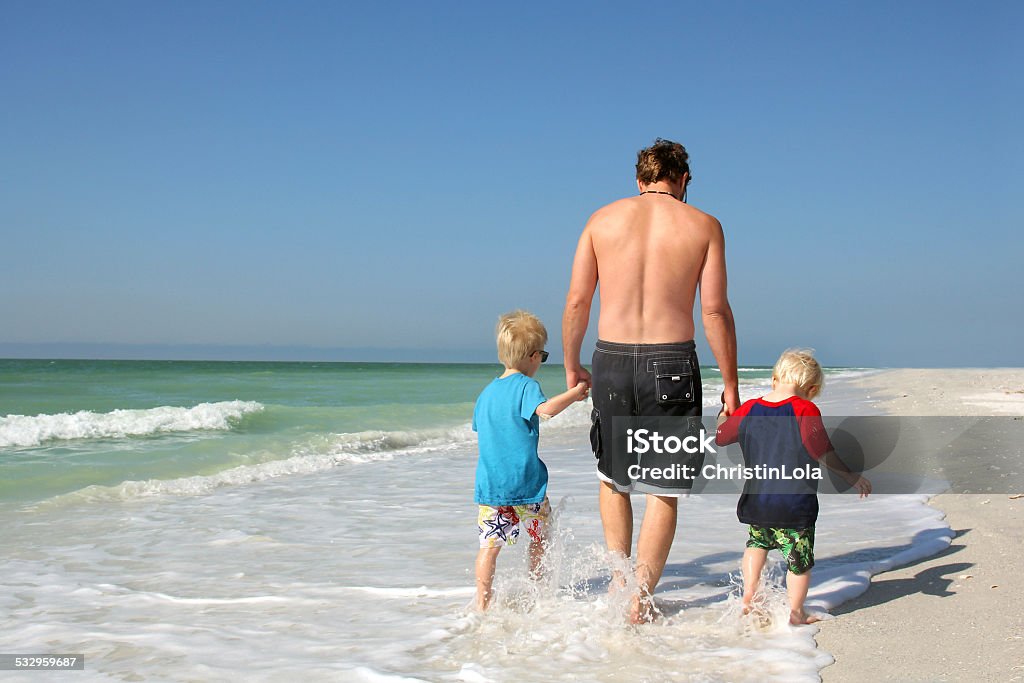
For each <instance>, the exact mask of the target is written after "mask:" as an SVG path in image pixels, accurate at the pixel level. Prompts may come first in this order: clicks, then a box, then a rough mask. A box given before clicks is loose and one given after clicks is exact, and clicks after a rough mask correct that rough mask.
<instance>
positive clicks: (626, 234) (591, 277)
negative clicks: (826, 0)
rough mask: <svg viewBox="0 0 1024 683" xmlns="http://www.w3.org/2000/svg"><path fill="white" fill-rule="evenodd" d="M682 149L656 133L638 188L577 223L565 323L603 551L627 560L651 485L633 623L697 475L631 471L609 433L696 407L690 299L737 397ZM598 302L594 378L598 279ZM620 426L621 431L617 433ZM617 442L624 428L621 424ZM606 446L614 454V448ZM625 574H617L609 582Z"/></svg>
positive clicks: (647, 615) (643, 616)
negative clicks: (589, 412) (587, 431)
mask: <svg viewBox="0 0 1024 683" xmlns="http://www.w3.org/2000/svg"><path fill="white" fill-rule="evenodd" d="M688 161H689V155H688V154H687V153H686V149H685V148H684V147H683V146H682V145H680V144H679V143H676V142H671V141H668V140H662V139H658V140H656V141H655V143H654V145H652V146H651V147H649V148H647V149H643V150H641V151H640V152H639V154H638V155H637V165H636V178H637V188H638V189H639V191H640V194H639V195H638V196H635V197H627V198H626V199H620V200H619V201H616V202H613V203H611V204H609V205H607V206H605V207H603V208H601V209H599V210H598V211H597V212H595V213H594V215H593V216H591V217H590V220H589V221H588V222H587V225H586V227H585V228H584V229H583V235H582V236H581V237H580V241H579V245H578V247H577V249H576V257H575V259H574V261H573V266H572V279H571V281H570V284H569V294H568V296H567V297H566V305H565V314H564V316H563V320H562V344H563V350H564V354H565V378H566V384H567V385H568V386H570V387H574V386H576V385H577V384H578V383H579V382H581V381H582V382H587V383H592V392H591V395H592V396H593V401H594V412H593V416H592V417H593V427H592V429H591V445H592V446H593V448H594V455H595V457H596V458H597V460H598V478H599V479H600V480H601V483H600V485H599V486H600V494H599V495H600V498H599V504H600V509H601V522H602V524H603V526H604V536H605V542H606V544H607V546H608V550H609V551H611V552H613V553H618V554H620V555H621V556H622V557H627V558H628V557H629V556H630V554H631V550H632V540H633V507H632V504H631V502H630V493H631V492H632V491H639V492H644V493H647V494H648V495H647V509H646V512H645V513H644V519H643V523H642V525H641V527H640V536H639V538H638V540H637V558H636V559H637V562H636V581H637V586H638V587H639V591H640V593H639V594H638V595H636V596H634V597H633V600H632V606H631V614H630V617H631V619H632V621H633V622H634V623H641V622H645V621H650V620H651V619H652V618H653V604H652V601H651V597H650V596H651V593H653V591H654V587H655V586H656V585H657V584H658V580H659V579H660V578H661V573H662V571H663V570H664V568H665V561H666V559H667V558H668V553H669V550H670V549H671V547H672V539H673V536H674V535H675V528H676V503H677V502H678V497H677V496H678V495H679V494H680V493H682V492H684V491H685V490H687V489H689V488H690V486H692V481H689V482H683V483H679V482H676V483H675V486H674V487H672V486H671V485H670V486H669V487H666V482H665V481H664V480H662V481H655V480H653V479H650V480H646V481H645V480H643V479H639V480H638V479H634V478H632V477H630V476H628V475H627V473H626V465H627V462H626V459H625V458H624V456H623V455H622V452H623V450H624V449H621V448H620V447H618V446H619V444H618V441H616V444H615V445H616V446H617V448H613V447H612V445H613V438H612V422H613V420H612V418H613V417H623V416H625V417H634V418H635V417H637V416H644V417H646V418H660V417H691V418H695V419H699V416H700V411H701V403H702V399H701V382H700V369H699V366H698V364H697V356H696V351H695V348H694V343H693V332H694V324H693V304H694V299H695V296H696V292H697V289H698V288H699V289H700V304H701V315H702V319H703V322H704V331H705V335H706V336H707V340H708V344H709V345H710V346H711V351H712V353H714V355H715V359H716V360H717V361H718V366H719V368H720V370H721V373H722V380H723V382H724V383H725V393H724V395H723V402H724V404H725V406H724V414H725V415H730V414H732V411H734V410H736V409H737V408H738V407H739V405H740V400H739V389H738V384H737V373H736V331H735V326H734V323H733V317H732V309H731V308H730V307H729V301H728V298H727V297H726V275H725V238H724V236H723V234H722V226H721V224H720V223H719V222H718V221H717V220H716V219H715V218H714V217H713V216H710V215H708V214H706V213H704V212H702V211H700V210H698V209H695V208H694V207H692V206H690V205H688V204H686V203H685V198H686V186H687V184H689V182H690V178H691V176H690V167H689V163H688ZM599 279H600V282H601V307H600V309H601V310H600V316H599V320H598V337H599V340H598V342H597V348H596V349H595V351H594V358H593V368H594V377H593V378H591V376H590V373H589V372H588V371H587V370H586V369H584V367H583V365H582V364H581V362H580V347H581V345H582V344H583V337H584V335H585V333H586V331H587V324H588V322H589V319H590V307H591V304H592V302H593V299H594V292H595V290H596V288H597V284H598V280H599ZM620 431H621V430H620ZM616 438H617V439H618V440H621V439H622V438H623V437H622V434H619V433H617V437H616ZM612 451H618V453H617V454H615V453H613V452H612ZM623 583H624V581H623V577H622V576H621V575H618V576H617V577H616V578H615V580H614V581H613V588H615V587H616V586H621V585H622V584H623Z"/></svg>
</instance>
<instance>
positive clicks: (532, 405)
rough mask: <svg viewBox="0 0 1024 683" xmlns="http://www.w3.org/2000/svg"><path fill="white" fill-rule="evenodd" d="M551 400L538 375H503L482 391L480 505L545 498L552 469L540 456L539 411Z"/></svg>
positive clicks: (477, 421) (477, 415)
mask: <svg viewBox="0 0 1024 683" xmlns="http://www.w3.org/2000/svg"><path fill="white" fill-rule="evenodd" d="M546 400H547V399H546V398H545V397H544V392H542V391H541V390H540V384H539V383H538V382H537V380H535V379H533V378H532V377H527V376H526V375H524V374H522V373H520V372H517V373H514V374H511V375H509V376H508V377H499V378H497V379H496V380H494V381H493V382H491V383H490V384H488V385H487V387H486V388H485V389H484V390H483V391H482V392H480V396H479V397H478V398H477V399H476V408H474V410H473V431H475V432H476V433H477V437H478V441H479V446H480V459H479V460H477V463H476V495H475V500H476V502H477V504H479V505H490V506H492V507H497V506H499V505H526V504H528V503H540V502H541V501H543V500H544V496H545V495H546V494H547V488H548V468H547V467H545V465H544V463H543V462H541V459H540V456H538V455H537V442H538V441H539V437H540V418H538V417H537V414H536V410H537V406H539V405H540V404H541V403H544V402H545V401H546Z"/></svg>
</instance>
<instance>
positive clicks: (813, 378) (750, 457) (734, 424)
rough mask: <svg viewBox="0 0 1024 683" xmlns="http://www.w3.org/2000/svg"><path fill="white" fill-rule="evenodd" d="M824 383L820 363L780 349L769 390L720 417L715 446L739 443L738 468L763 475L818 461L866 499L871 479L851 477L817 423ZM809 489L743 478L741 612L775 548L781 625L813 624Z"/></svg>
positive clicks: (813, 508) (813, 514)
mask: <svg viewBox="0 0 1024 683" xmlns="http://www.w3.org/2000/svg"><path fill="white" fill-rule="evenodd" d="M824 383H825V376H824V373H823V372H822V370H821V365H820V364H819V363H818V361H817V360H815V358H814V356H813V354H812V352H811V351H808V350H803V349H789V350H787V351H785V352H784V353H783V354H782V356H780V357H779V360H778V362H776V363H775V367H774V368H773V370H772V390H771V392H769V393H768V394H765V395H764V396H762V397H761V398H755V399H752V400H750V401H747V402H746V403H744V404H743V405H741V406H740V407H739V409H738V410H737V411H736V412H735V413H733V414H732V415H731V416H729V417H724V416H720V417H719V419H718V434H717V439H716V441H717V442H718V444H719V445H722V446H724V445H727V444H731V443H736V442H739V443H740V446H741V448H742V449H743V459H744V461H745V462H746V465H747V466H748V467H751V468H753V467H756V466H762V467H763V468H765V469H764V470H763V471H767V468H775V470H776V471H788V472H793V471H795V470H797V469H800V468H805V467H807V466H808V465H811V464H813V463H814V462H815V461H820V462H822V463H824V464H825V465H826V466H827V467H829V468H830V469H832V470H834V471H836V472H838V473H839V474H840V476H842V477H843V479H845V480H846V482H847V483H848V484H849V485H850V486H852V487H853V488H855V489H857V491H858V492H859V493H860V496H861V497H862V498H863V497H865V496H867V495H868V494H869V493H871V482H869V481H868V480H867V479H865V478H864V477H862V476H860V475H859V474H855V473H853V472H851V471H850V470H849V468H848V467H847V466H846V465H845V464H844V463H843V461H842V460H840V459H839V457H838V456H837V455H836V453H835V451H834V450H833V448H832V443H831V442H830V441H829V438H828V434H827V433H826V432H825V427H824V425H823V424H822V422H821V412H820V411H819V410H818V407H817V406H816V405H814V403H812V402H811V401H812V400H813V399H814V398H815V397H817V396H818V395H819V394H820V393H821V389H822V387H823V386H824ZM752 418H753V419H752ZM769 418H771V419H769ZM783 468H785V469H784V470H783ZM787 487H788V489H791V490H787ZM816 490H817V489H816V487H815V486H812V485H811V484H809V483H808V481H800V482H796V483H795V484H789V483H782V484H779V483H775V482H772V483H771V485H768V484H767V483H765V482H758V481H756V480H748V481H747V482H746V484H745V485H744V489H743V494H742V495H741V496H740V500H739V503H738V504H737V506H736V515H737V517H739V520H740V521H741V522H743V523H744V524H748V525H749V529H748V532H749V535H748V539H747V548H746V551H745V552H744V553H743V612H744V614H748V613H749V612H750V611H751V609H752V603H753V600H754V597H755V596H756V595H757V589H758V586H759V584H760V581H761V572H762V570H763V569H764V565H765V561H766V559H767V557H768V551H769V550H772V549H778V550H780V551H781V552H782V554H783V556H784V557H785V560H786V565H787V569H788V571H787V572H786V593H787V596H788V598H789V609H790V612H789V622H790V623H791V624H794V625H797V624H809V623H811V622H813V621H817V618H815V617H813V616H810V615H808V614H807V613H806V612H804V600H805V599H806V597H807V589H808V587H809V586H810V582H811V567H813V566H814V524H815V522H816V521H817V518H818V496H817V494H816Z"/></svg>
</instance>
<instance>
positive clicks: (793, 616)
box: [789, 610, 821, 626]
mask: <svg viewBox="0 0 1024 683" xmlns="http://www.w3.org/2000/svg"><path fill="white" fill-rule="evenodd" d="M816 621H821V619H820V618H819V617H816V616H814V615H813V614H808V613H807V612H804V611H803V610H800V611H796V610H791V611H790V613H789V623H790V624H791V625H793V626H803V625H804V624H813V623H814V622H816Z"/></svg>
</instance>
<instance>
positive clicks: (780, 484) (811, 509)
mask: <svg viewBox="0 0 1024 683" xmlns="http://www.w3.org/2000/svg"><path fill="white" fill-rule="evenodd" d="M751 418H754V419H751ZM715 441H716V442H717V443H718V445H720V446H726V445H728V444H732V443H737V442H739V444H740V448H741V449H742V450H743V459H744V461H745V463H746V466H747V467H750V468H753V467H756V466H757V465H761V466H762V468H763V469H762V473H764V472H765V471H766V468H775V470H774V472H775V473H779V472H781V471H783V468H784V470H785V471H786V472H788V473H792V472H793V471H794V470H796V469H804V468H806V466H807V465H814V464H815V463H816V462H817V460H818V459H819V458H821V456H823V455H824V454H825V453H827V452H829V451H830V450H832V443H831V442H830V441H829V438H828V434H827V433H826V432H825V425H823V424H822V422H821V412H820V411H819V410H818V407H817V406H816V405H814V404H813V403H811V402H810V401H808V400H806V399H803V398H800V397H799V396H792V397H790V398H787V399H785V400H784V401H779V402H778V403H773V402H771V401H765V400H764V399H761V398H755V399H753V400H750V401H747V402H746V403H744V404H743V405H741V406H740V407H739V409H738V410H737V411H736V412H735V413H733V414H732V415H731V416H730V417H729V419H728V420H726V421H725V422H723V423H722V426H721V427H719V428H718V434H717V436H716V438H715ZM817 490H818V484H817V480H814V479H792V480H786V479H772V478H768V477H758V478H753V479H747V480H746V482H745V483H744V485H743V494H742V495H741V496H740V500H739V503H737V505H736V516H737V517H739V520H740V521H741V522H743V523H744V524H753V525H755V526H762V527H785V528H791V529H806V528H808V527H812V526H814V522H815V521H816V520H817V519H818V496H817Z"/></svg>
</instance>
